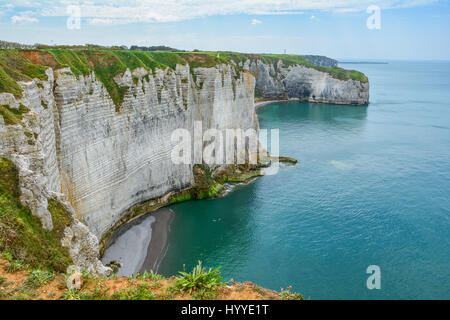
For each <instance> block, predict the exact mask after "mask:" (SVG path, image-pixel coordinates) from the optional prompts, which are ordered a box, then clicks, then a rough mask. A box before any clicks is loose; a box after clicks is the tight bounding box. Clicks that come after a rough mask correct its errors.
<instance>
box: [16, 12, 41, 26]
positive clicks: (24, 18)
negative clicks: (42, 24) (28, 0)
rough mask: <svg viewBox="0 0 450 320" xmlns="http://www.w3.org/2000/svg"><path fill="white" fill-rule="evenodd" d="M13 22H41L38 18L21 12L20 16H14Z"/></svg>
mask: <svg viewBox="0 0 450 320" xmlns="http://www.w3.org/2000/svg"><path fill="white" fill-rule="evenodd" d="M11 22H12V23H13V24H26V23H36V22H39V20H38V19H37V18H33V17H30V16H29V15H28V14H26V13H25V14H20V15H18V16H12V17H11Z"/></svg>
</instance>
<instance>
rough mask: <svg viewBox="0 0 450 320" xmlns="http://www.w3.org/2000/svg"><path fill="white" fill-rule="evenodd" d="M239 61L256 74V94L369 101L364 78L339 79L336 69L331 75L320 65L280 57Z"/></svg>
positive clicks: (336, 101) (338, 101) (357, 102)
mask: <svg viewBox="0 0 450 320" xmlns="http://www.w3.org/2000/svg"><path fill="white" fill-rule="evenodd" d="M317 63H320V61H318V62H317ZM327 64H328V63H327ZM241 65H242V66H243V67H244V68H245V69H248V70H249V71H250V72H251V73H252V74H253V75H254V76H255V77H256V94H257V96H258V97H260V98H264V99H299V100H301V101H310V102H320V103H332V104H354V105H367V104H368V103H369V82H368V81H361V80H357V79H354V78H349V79H345V78H344V79H339V78H338V75H339V73H336V76H334V74H333V73H330V72H326V71H322V70H320V68H317V69H314V68H310V67H306V66H302V65H298V64H293V65H286V64H285V63H283V61H282V60H278V61H277V62H273V63H264V62H263V61H261V60H260V59H248V60H247V61H246V62H245V63H243V64H241ZM319 65H320V64H319ZM338 72H339V71H338ZM364 80H365V79H364Z"/></svg>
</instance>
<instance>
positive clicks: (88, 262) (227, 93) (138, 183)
mask: <svg viewBox="0 0 450 320" xmlns="http://www.w3.org/2000/svg"><path fill="white" fill-rule="evenodd" d="M47 75H48V81H43V80H38V79H35V80H33V81H31V82H19V84H20V86H21V88H22V89H23V93H22V97H21V98H16V97H14V96H13V95H12V94H10V93H0V105H2V106H4V107H5V106H7V108H9V109H10V110H18V109H19V106H21V105H23V106H26V108H27V112H24V113H23V115H22V116H21V119H19V120H18V122H17V123H6V122H5V121H4V119H3V117H0V157H6V158H9V159H11V160H13V161H14V163H15V164H16V166H17V167H18V169H19V175H20V188H21V194H22V197H21V201H22V203H23V204H24V205H26V206H28V207H30V208H31V210H32V213H33V215H35V216H38V217H39V218H40V219H41V222H42V224H43V227H44V228H46V229H51V228H52V220H51V215H50V213H49V212H48V210H47V206H48V205H47V199H50V198H52V197H54V198H57V199H58V200H60V201H61V202H62V203H64V204H65V205H66V206H68V207H70V209H69V210H72V212H73V215H74V219H75V220H74V223H73V225H72V226H71V228H68V229H67V230H66V236H65V239H64V240H63V243H64V244H65V245H66V246H67V247H68V248H69V251H70V253H71V255H72V258H73V260H74V262H75V263H76V264H77V265H78V266H80V267H82V268H83V269H87V270H94V271H95V272H97V273H105V272H106V271H105V269H104V267H103V266H102V265H101V264H100V263H99V261H98V260H97V255H98V239H99V238H101V237H102V236H103V235H104V234H105V232H107V231H108V230H109V229H110V228H111V227H112V226H113V225H114V224H115V223H116V222H117V221H118V220H119V219H121V218H122V217H123V215H124V214H125V213H126V211H127V210H128V209H129V208H130V207H132V206H133V205H136V204H139V203H141V202H144V201H146V200H149V199H153V198H157V197H161V196H163V195H165V194H167V193H169V192H171V191H179V190H182V189H185V188H190V187H192V186H193V183H194V177H193V166H192V165H184V164H181V165H179V164H178V165H176V164H174V163H173V162H172V161H171V158H170V153H171V150H172V147H173V146H174V144H173V143H172V142H171V134H172V132H173V131H174V130H175V129H179V128H184V129H187V130H189V131H190V132H191V136H193V127H194V121H201V122H202V125H203V128H205V129H206V128H217V129H225V128H242V129H248V128H254V129H256V130H257V129H258V121H257V118H256V115H255V111H254V104H253V97H254V85H255V83H254V81H255V80H254V78H253V77H252V75H251V74H250V73H248V72H240V73H239V74H236V70H235V68H234V67H233V66H232V65H229V64H228V65H227V64H223V65H218V66H216V67H214V68H196V69H195V70H194V71H193V72H191V71H190V67H189V65H186V66H181V65H177V67H176V70H170V69H168V68H167V69H165V70H162V69H156V70H155V73H154V74H152V73H149V72H148V71H147V70H145V69H144V68H137V69H135V70H133V72H131V71H130V70H129V69H128V70H127V71H126V72H125V73H123V74H120V75H118V76H117V77H116V78H115V81H116V83H118V84H119V85H120V86H121V87H128V89H127V91H126V94H125V97H124V101H123V103H122V104H121V107H120V111H119V112H117V110H116V105H115V104H114V102H113V101H112V100H111V98H110V96H109V94H108V92H107V90H106V88H105V87H104V85H103V84H102V82H100V81H99V80H97V79H96V77H95V75H94V73H91V74H89V75H86V76H83V75H80V76H78V77H77V76H75V75H74V74H73V73H72V72H71V70H70V69H69V68H62V69H58V70H55V71H54V72H53V70H51V69H48V70H47ZM193 75H194V77H195V81H194V77H193ZM72 208H73V209H72ZM86 226H87V227H86Z"/></svg>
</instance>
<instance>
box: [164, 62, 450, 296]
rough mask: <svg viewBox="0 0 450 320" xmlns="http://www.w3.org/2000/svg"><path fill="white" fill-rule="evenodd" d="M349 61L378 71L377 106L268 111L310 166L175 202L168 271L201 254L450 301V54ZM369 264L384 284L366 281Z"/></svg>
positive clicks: (252, 270) (239, 269)
mask: <svg viewBox="0 0 450 320" xmlns="http://www.w3.org/2000/svg"><path fill="white" fill-rule="evenodd" d="M344 67H345V68H354V69H358V70H361V71H363V72H364V73H365V74H366V75H367V76H368V77H369V79H370V84H371V91H370V93H371V97H370V101H371V103H370V106H369V107H361V106H335V105H326V104H310V103H297V102H290V103H277V104H273V105H268V106H265V107H262V108H261V109H260V110H258V116H259V120H260V125H261V128H269V129H270V128H279V129H280V149H281V150H280V154H282V155H286V156H291V157H295V158H297V159H298V160H299V161H300V164H299V165H297V166H295V167H283V168H281V170H280V172H279V173H278V174H277V175H274V176H266V177H263V178H261V179H259V180H257V181H255V182H253V183H251V184H249V185H246V186H240V187H237V189H238V190H236V191H235V192H233V193H231V194H229V195H228V196H226V197H225V198H221V199H214V200H204V201H191V202H186V203H181V204H177V205H173V206H171V209H172V210H173V211H174V212H175V214H176V217H175V219H174V221H173V222H172V224H171V235H170V239H169V246H168V251H167V254H166V256H165V258H164V260H163V261H162V264H161V266H160V270H159V271H160V272H161V273H163V274H165V275H172V274H175V273H176V272H177V271H178V270H181V269H182V265H183V264H186V268H187V269H190V268H191V267H192V266H194V265H195V264H196V262H197V260H202V261H203V263H204V265H207V266H212V267H215V266H222V274H223V275H224V277H225V279H229V278H233V279H234V280H236V281H245V280H249V281H253V282H255V283H257V284H258V285H261V286H264V287H267V288H271V289H274V290H280V288H282V287H283V288H286V287H287V286H289V285H292V286H293V290H294V291H297V292H301V293H303V294H304V295H305V297H310V298H311V299H417V298H422V299H429V298H445V299H450V62H389V64H385V65H382V64H380V65H348V64H347V65H345V66H344ZM369 265H378V266H379V267H380V268H381V289H380V290H368V289H367V287H366V279H367V277H368V276H369V275H368V274H366V268H367V267H368V266H369Z"/></svg>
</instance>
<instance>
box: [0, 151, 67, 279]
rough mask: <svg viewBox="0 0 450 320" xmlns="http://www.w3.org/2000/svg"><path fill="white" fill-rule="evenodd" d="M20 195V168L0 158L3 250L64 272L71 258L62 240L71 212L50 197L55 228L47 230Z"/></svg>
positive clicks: (4, 253)
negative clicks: (18, 169)
mask: <svg viewBox="0 0 450 320" xmlns="http://www.w3.org/2000/svg"><path fill="white" fill-rule="evenodd" d="M19 198H20V189H19V176H18V172H17V169H16V168H15V167H14V164H13V163H12V162H11V161H9V160H7V159H4V158H0V253H1V254H2V256H6V257H9V259H10V260H14V261H15V260H18V261H21V263H23V264H27V265H29V266H31V267H33V268H41V269H45V270H51V271H55V272H65V271H66V268H67V267H68V266H69V265H70V264H71V260H70V257H69V253H68V252H67V250H66V249H65V248H63V247H62V245H61V239H62V237H63V234H64V229H65V227H66V226H67V225H68V224H70V222H71V217H70V215H69V214H68V213H66V212H65V211H64V209H63V207H62V206H61V205H60V204H59V202H57V201H54V200H50V201H49V204H48V209H49V211H50V213H51V215H52V219H53V225H54V228H53V230H52V231H46V230H44V229H43V228H42V225H41V222H40V220H39V219H38V218H36V217H34V216H33V215H32V214H31V211H30V209H28V208H27V207H24V206H23V205H22V204H21V202H20V199H19Z"/></svg>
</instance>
